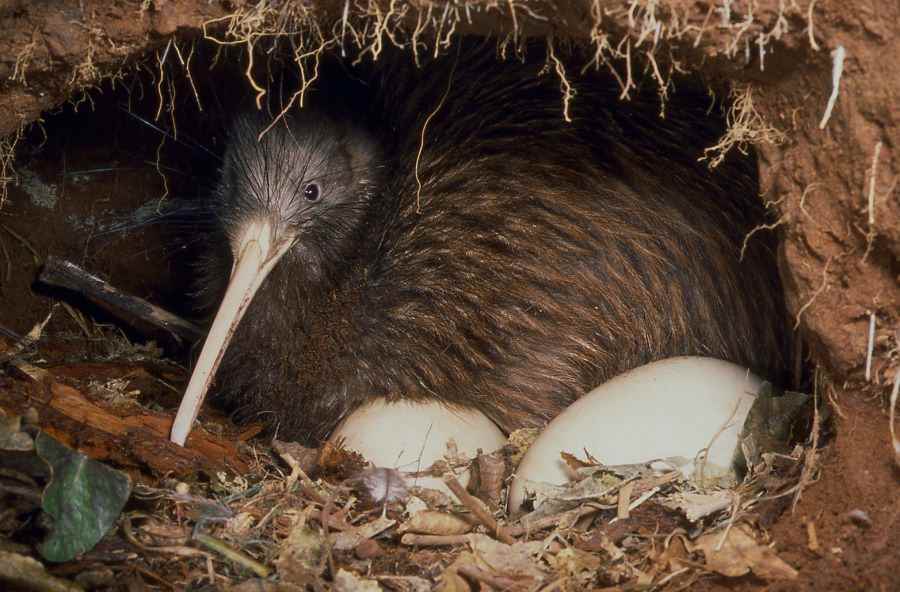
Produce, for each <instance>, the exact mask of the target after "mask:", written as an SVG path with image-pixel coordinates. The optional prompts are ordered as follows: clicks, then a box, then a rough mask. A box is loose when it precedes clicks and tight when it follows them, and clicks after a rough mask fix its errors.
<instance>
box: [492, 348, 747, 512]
mask: <svg viewBox="0 0 900 592" xmlns="http://www.w3.org/2000/svg"><path fill="white" fill-rule="evenodd" d="M762 382H763V381H762V380H761V379H760V378H759V377H757V376H755V375H753V374H751V373H750V372H749V370H747V369H745V368H742V367H740V366H737V365H735V364H731V363H729V362H723V361H721V360H715V359H712V358H701V357H679V358H670V359H667V360H661V361H658V362H653V363H651V364H647V365H645V366H641V367H639V368H635V369H633V370H630V371H629V372H626V373H625V374H622V375H620V376H617V377H615V378H613V379H612V380H610V381H608V382H606V383H604V384H602V385H600V386H598V387H597V388H595V389H594V390H592V391H591V392H590V393H588V394H587V395H585V396H584V397H582V398H580V399H578V400H577V401H576V402H575V403H573V404H572V405H571V406H570V407H569V408H567V409H566V410H565V411H564V412H563V413H562V414H560V415H559V416H558V417H556V418H555V419H554V420H553V421H551V422H550V424H549V425H548V426H547V427H546V429H544V431H543V432H542V433H541V434H540V436H538V438H537V440H536V441H535V442H534V444H533V445H532V446H531V448H530V449H529V450H528V452H527V453H526V454H525V457H524V458H523V459H522V462H521V463H520V464H519V467H518V469H517V470H516V476H515V479H514V480H513V483H512V486H511V488H510V494H509V508H510V511H512V512H515V511H517V510H518V508H519V506H520V505H521V503H522V501H523V499H524V497H525V490H526V489H528V487H529V485H528V484H529V483H551V484H554V485H562V484H565V483H566V482H567V480H568V479H567V475H566V472H565V470H564V465H563V461H562V460H561V458H560V453H561V452H569V453H572V454H574V455H575V456H577V457H579V458H584V451H587V452H589V453H590V454H591V455H592V456H593V457H594V458H596V459H597V460H599V461H600V462H602V463H604V464H608V465H619V464H634V463H642V462H648V461H651V460H654V459H660V458H668V457H684V458H688V459H693V458H694V457H695V456H696V455H697V454H698V453H699V452H700V451H701V450H703V449H705V448H707V447H709V450H708V452H707V457H706V459H707V460H706V465H707V466H710V467H726V468H730V467H731V463H732V460H733V455H734V452H735V450H736V447H737V444H738V437H739V435H740V432H741V429H742V428H743V425H744V420H745V419H746V417H747V413H748V412H749V410H750V407H751V406H752V404H753V401H754V400H755V398H756V394H757V393H758V392H759V388H760V386H761V385H762Z"/></svg>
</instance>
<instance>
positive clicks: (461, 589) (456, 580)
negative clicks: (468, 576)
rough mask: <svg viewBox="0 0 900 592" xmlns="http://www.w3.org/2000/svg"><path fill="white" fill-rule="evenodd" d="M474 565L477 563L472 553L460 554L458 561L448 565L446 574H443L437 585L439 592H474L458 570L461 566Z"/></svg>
mask: <svg viewBox="0 0 900 592" xmlns="http://www.w3.org/2000/svg"><path fill="white" fill-rule="evenodd" d="M473 563H475V557H474V556H473V555H472V554H471V553H468V552H463V553H460V554H459V556H457V558H456V561H454V562H453V563H451V564H450V565H448V566H447V569H445V570H444V573H442V574H441V578H440V581H439V582H438V585H437V590H438V592H472V588H471V587H470V586H469V584H468V583H466V580H465V579H463V577H462V576H461V575H459V572H457V571H456V570H457V568H458V567H459V566H461V565H466V564H473Z"/></svg>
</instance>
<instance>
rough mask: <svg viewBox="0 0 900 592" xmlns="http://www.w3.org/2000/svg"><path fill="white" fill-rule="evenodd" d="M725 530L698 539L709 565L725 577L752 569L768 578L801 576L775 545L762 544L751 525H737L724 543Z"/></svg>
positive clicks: (699, 546)
mask: <svg viewBox="0 0 900 592" xmlns="http://www.w3.org/2000/svg"><path fill="white" fill-rule="evenodd" d="M721 541H722V533H721V532H716V533H710V534H705V535H703V536H701V537H700V538H699V539H697V542H696V547H697V548H699V549H700V550H702V551H703V554H704V555H705V556H706V567H708V568H709V569H710V570H712V571H715V572H717V573H720V574H722V575H725V576H730V577H738V576H742V575H745V574H746V573H748V572H750V571H752V572H753V573H754V574H755V575H757V576H759V577H760V578H763V579H765V580H785V579H793V578H796V577H797V570H795V569H794V568H793V567H791V566H790V565H788V564H787V563H785V562H784V561H783V560H782V559H781V558H779V557H778V555H776V554H775V551H773V550H772V548H771V547H768V546H766V545H760V544H759V543H757V542H756V539H755V538H754V537H753V533H752V531H751V530H750V528H749V527H747V526H745V525H739V526H735V527H734V528H732V529H731V530H729V531H728V535H727V537H726V538H725V541H724V543H722V546H721V548H718V547H719V543H720V542H721Z"/></svg>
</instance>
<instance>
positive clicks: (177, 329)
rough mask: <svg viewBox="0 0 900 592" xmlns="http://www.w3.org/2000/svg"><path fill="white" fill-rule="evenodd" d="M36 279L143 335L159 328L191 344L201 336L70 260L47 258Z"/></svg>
mask: <svg viewBox="0 0 900 592" xmlns="http://www.w3.org/2000/svg"><path fill="white" fill-rule="evenodd" d="M38 280H39V281H40V282H42V283H44V284H47V285H48V286H54V287H57V288H64V289H66V290H71V291H72V292H75V293H77V294H79V295H81V296H83V297H84V298H85V299H87V300H88V301H89V302H90V303H92V304H94V305H96V306H98V307H100V308H101V309H103V310H104V311H106V312H107V313H109V314H111V315H112V316H113V317H115V318H117V319H119V320H121V321H124V322H125V323H127V324H128V325H131V326H132V327H134V328H135V329H137V330H138V331H141V332H142V333H145V334H153V333H158V332H159V331H160V330H162V331H165V332H166V333H168V334H169V335H172V336H174V337H175V338H176V340H177V341H178V343H179V345H181V343H182V342H188V343H193V342H195V341H200V340H201V339H202V338H203V331H202V330H201V329H200V328H199V327H197V326H196V325H194V324H193V323H190V322H188V321H185V320H184V319H182V318H181V317H179V316H176V315H174V314H172V313H170V312H168V311H166V310H163V309H161V308H159V307H158V306H154V305H153V304H150V303H149V302H147V301H146V300H144V299H143V298H138V297H137V296H132V295H130V294H125V293H124V292H121V291H119V290H118V289H116V288H114V287H112V286H111V285H109V284H108V283H106V282H104V281H103V280H101V279H100V278H98V277H97V276H95V275H92V274H90V273H88V272H86V271H85V270H83V269H81V268H80V267H78V266H77V265H75V264H74V263H72V262H70V261H66V260H64V259H59V258H57V257H48V258H47V261H46V263H44V268H43V270H42V271H41V274H40V276H38Z"/></svg>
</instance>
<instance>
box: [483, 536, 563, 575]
mask: <svg viewBox="0 0 900 592" xmlns="http://www.w3.org/2000/svg"><path fill="white" fill-rule="evenodd" d="M468 539H469V546H470V547H471V548H472V553H473V554H474V556H475V557H476V559H477V563H478V566H479V567H481V568H483V569H487V570H489V571H492V572H495V573H499V574H505V575H508V576H512V577H515V578H528V579H532V580H537V581H540V580H542V579H543V578H544V576H545V575H547V572H545V571H544V570H543V569H541V568H540V567H539V566H538V563H537V561H536V560H535V557H536V556H537V555H538V554H539V553H540V552H541V548H542V547H543V542H541V541H532V542H526V543H515V544H513V545H507V544H505V543H501V542H500V541H496V540H494V539H492V538H491V537H489V536H487V535H483V534H470V535H469V536H468Z"/></svg>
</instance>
